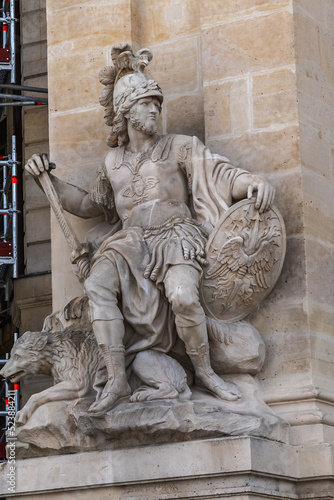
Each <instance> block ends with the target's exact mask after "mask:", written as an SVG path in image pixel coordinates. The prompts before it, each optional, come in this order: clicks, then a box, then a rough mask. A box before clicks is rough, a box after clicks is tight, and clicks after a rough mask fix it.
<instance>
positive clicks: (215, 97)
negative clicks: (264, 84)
mask: <svg viewBox="0 0 334 500" xmlns="http://www.w3.org/2000/svg"><path fill="white" fill-rule="evenodd" d="M204 108H205V133H206V137H207V138H208V139H209V138H211V137H214V136H217V135H218V136H219V135H222V134H224V135H225V134H226V135H231V134H240V133H242V132H245V131H246V130H249V129H250V96H249V82H248V79H247V78H244V79H238V80H232V81H228V82H222V83H217V84H212V85H209V86H206V87H205V88H204Z"/></svg>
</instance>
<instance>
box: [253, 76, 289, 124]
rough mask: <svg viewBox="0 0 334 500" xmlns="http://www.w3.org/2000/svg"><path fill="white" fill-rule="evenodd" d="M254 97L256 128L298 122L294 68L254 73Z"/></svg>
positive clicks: (254, 121)
mask: <svg viewBox="0 0 334 500" xmlns="http://www.w3.org/2000/svg"><path fill="white" fill-rule="evenodd" d="M252 97H253V127H254V128H267V127H270V126H276V127H277V126H278V125H280V124H289V123H295V124H297V122H298V108H297V89H296V74H295V72H294V71H293V70H291V69H282V70H278V71H274V72H270V73H266V74H261V75H253V77H252Z"/></svg>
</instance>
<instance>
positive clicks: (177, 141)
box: [173, 134, 196, 149]
mask: <svg viewBox="0 0 334 500" xmlns="http://www.w3.org/2000/svg"><path fill="white" fill-rule="evenodd" d="M195 139H196V138H195ZM193 141H194V137H193V136H191V135H182V134H175V135H174V139H173V147H174V148H175V149H180V148H182V147H185V146H186V147H191V146H192V143H193Z"/></svg>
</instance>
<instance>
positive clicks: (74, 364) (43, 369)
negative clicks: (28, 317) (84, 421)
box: [0, 318, 191, 424]
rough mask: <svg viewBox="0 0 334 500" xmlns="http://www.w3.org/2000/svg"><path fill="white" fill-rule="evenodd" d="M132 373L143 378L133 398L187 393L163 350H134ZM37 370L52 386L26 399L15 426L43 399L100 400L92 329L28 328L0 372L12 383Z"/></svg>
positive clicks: (102, 377)
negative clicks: (35, 330) (138, 351)
mask: <svg viewBox="0 0 334 500" xmlns="http://www.w3.org/2000/svg"><path fill="white" fill-rule="evenodd" d="M53 319H54V318H53ZM148 366H149V367H150V370H148V369H147V367H148ZM152 367H154V371H153V372H152V373H151V370H152ZM132 371H133V373H134V374H135V375H136V376H137V377H138V379H139V380H140V381H141V382H139V383H138V382H137V390H135V391H134V393H133V395H132V396H131V398H130V401H132V402H135V401H143V400H152V399H166V398H168V399H170V398H180V399H189V398H190V396H191V391H190V389H189V387H188V385H187V377H186V373H185V371H184V370H183V368H182V367H181V365H180V364H179V363H178V362H177V361H176V360H174V359H172V358H170V357H169V356H167V355H165V354H163V353H159V352H156V351H150V350H147V351H143V352H140V353H138V354H137V356H136V358H135V360H134V361H133V363H132ZM36 374H45V375H51V376H52V377H53V380H54V384H55V385H54V386H53V387H50V388H48V389H46V390H44V391H42V392H40V393H37V394H33V395H32V396H31V397H30V398H29V400H28V401H27V403H26V405H25V406H24V407H23V409H22V410H20V411H19V412H18V414H17V416H16V422H17V423H19V424H25V423H26V422H27V420H28V419H29V418H30V417H31V415H32V414H33V412H34V411H35V410H36V409H37V408H38V407H39V406H41V405H44V404H45V403H49V402H52V401H64V400H75V399H78V398H84V397H92V396H95V397H96V399H98V398H99V397H100V395H101V392H102V389H103V387H104V385H105V383H106V380H107V378H108V377H107V372H106V368H105V365H104V361H103V358H102V355H101V353H100V350H99V348H98V345H97V342H96V339H95V336H94V334H93V332H92V331H83V330H75V329H74V328H73V326H71V327H67V328H65V330H63V331H58V332H45V331H42V332H26V333H25V334H24V335H23V336H22V337H20V338H19V339H18V341H17V342H16V343H15V344H14V347H13V349H12V351H11V357H10V359H9V361H8V362H7V363H6V365H5V366H4V368H3V369H2V370H1V372H0V375H2V376H3V377H5V378H7V379H9V380H10V381H11V382H13V383H15V382H18V381H19V380H21V379H23V378H24V377H26V376H27V375H36ZM142 382H143V383H144V384H145V385H144V386H143V385H141V383H142ZM138 385H139V386H140V387H139V388H138ZM135 388H136V387H135Z"/></svg>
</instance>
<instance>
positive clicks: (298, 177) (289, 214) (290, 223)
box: [265, 168, 305, 238]
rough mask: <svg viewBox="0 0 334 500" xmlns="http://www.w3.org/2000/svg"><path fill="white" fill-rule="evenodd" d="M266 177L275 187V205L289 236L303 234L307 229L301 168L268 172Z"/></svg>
mask: <svg viewBox="0 0 334 500" xmlns="http://www.w3.org/2000/svg"><path fill="white" fill-rule="evenodd" d="M265 178H266V179H267V180H268V181H269V182H270V183H271V184H272V185H273V186H274V187H275V189H276V195H275V202H274V203H275V205H276V206H277V207H278V209H279V210H280V212H281V214H282V216H283V219H284V223H285V228H286V233H287V237H288V238H289V237H290V236H297V235H302V234H303V233H304V229H305V225H304V224H305V222H304V205H303V194H302V174H301V169H300V168H295V169H291V170H290V169H289V170H286V171H285V172H280V173H275V174H267V175H265Z"/></svg>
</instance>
